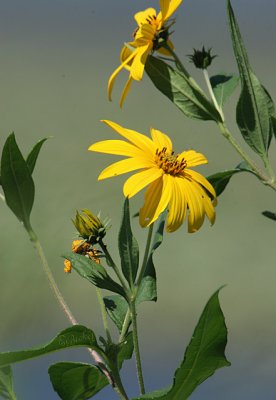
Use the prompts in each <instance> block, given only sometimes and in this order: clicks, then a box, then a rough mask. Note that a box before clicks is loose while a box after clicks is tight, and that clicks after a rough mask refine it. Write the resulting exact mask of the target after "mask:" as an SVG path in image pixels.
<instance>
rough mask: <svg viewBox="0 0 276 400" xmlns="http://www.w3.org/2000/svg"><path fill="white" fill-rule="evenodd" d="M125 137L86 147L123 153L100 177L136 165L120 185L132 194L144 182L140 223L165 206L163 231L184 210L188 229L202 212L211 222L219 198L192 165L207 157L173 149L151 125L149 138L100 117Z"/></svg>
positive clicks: (147, 222) (174, 227) (195, 224)
mask: <svg viewBox="0 0 276 400" xmlns="http://www.w3.org/2000/svg"><path fill="white" fill-rule="evenodd" d="M103 122H105V123H106V124H107V125H108V126H110V127H111V128H112V129H114V130H115V131H116V132H117V133H118V134H119V135H121V136H123V137H124V138H125V139H127V141H124V140H104V141H101V142H97V143H94V144H92V146H90V147H89V149H88V150H90V151H96V152H100V153H107V154H116V155H120V156H125V157H127V158H126V159H123V160H120V161H118V162H115V163H113V164H111V165H110V166H108V167H107V168H105V169H104V170H103V171H102V172H101V173H100V175H99V177H98V180H102V179H106V178H111V177H113V176H117V175H121V174H124V173H127V172H132V171H135V170H140V171H139V172H136V173H134V174H133V175H132V176H130V177H129V178H128V179H127V180H126V182H125V184H124V188H123V192H124V195H125V197H129V198H131V197H132V196H134V195H135V194H136V193H138V192H139V191H140V190H142V189H144V188H145V187H146V186H148V187H147V190H146V193H145V202H144V205H143V207H142V208H141V209H140V213H139V221H140V225H141V226H142V227H146V226H149V225H150V224H152V223H153V222H154V221H155V220H156V219H157V218H158V217H159V215H160V214H161V213H162V212H163V211H164V210H165V209H166V208H168V210H169V212H168V217H167V231H168V232H173V231H175V230H177V229H178V228H179V227H180V226H181V225H182V223H183V221H184V219H185V217H186V214H187V210H188V214H189V215H188V232H190V233H192V232H196V231H197V230H198V229H199V228H200V227H201V225H202V224H203V221H204V218H205V215H206V216H207V217H208V219H209V221H210V222H211V224H213V223H214V222H215V217H216V214H215V209H214V206H215V205H216V203H217V200H216V193H215V190H214V188H213V186H212V185H211V184H210V183H209V182H208V181H207V179H206V178H204V176H202V175H201V174H199V173H198V172H196V171H194V170H192V169H190V168H191V167H195V166H197V165H200V164H206V163H207V162H208V161H207V159H206V158H205V156H204V155H203V154H200V153H197V152H196V151H194V150H187V151H183V152H182V153H179V154H176V153H174V151H173V147H172V142H171V140H170V138H169V137H168V136H167V135H166V134H164V133H162V132H160V131H159V130H156V129H153V128H152V129H151V139H150V138H148V137H147V136H145V135H143V134H141V133H138V132H135V131H133V130H130V129H126V128H123V127H121V126H120V125H118V124H116V123H115V122H111V121H103Z"/></svg>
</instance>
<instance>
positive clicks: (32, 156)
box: [26, 138, 47, 174]
mask: <svg viewBox="0 0 276 400" xmlns="http://www.w3.org/2000/svg"><path fill="white" fill-rule="evenodd" d="M46 140H47V138H44V139H41V140H40V141H39V142H37V143H36V144H35V145H34V147H33V148H32V150H31V151H30V153H29V154H28V157H27V158H26V163H27V165H28V168H29V171H30V173H31V174H32V173H33V171H34V168H35V164H36V161H37V157H38V155H39V152H40V149H41V147H42V145H43V143H44V142H45V141H46Z"/></svg>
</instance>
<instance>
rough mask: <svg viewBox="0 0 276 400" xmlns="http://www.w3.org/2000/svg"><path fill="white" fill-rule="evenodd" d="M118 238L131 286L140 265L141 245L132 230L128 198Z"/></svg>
mask: <svg viewBox="0 0 276 400" xmlns="http://www.w3.org/2000/svg"><path fill="white" fill-rule="evenodd" d="M118 239H119V253H120V257H121V267H122V272H123V274H124V276H125V278H126V280H127V281H128V283H129V284H130V286H132V284H133V283H134V281H135V278H136V275H137V270H138V267H139V247H138V243H137V240H136V239H135V237H134V236H133V234H132V231H131V225H130V215H129V199H128V198H126V200H125V202H124V211H123V219H122V224H121V227H120V231H119V238H118Z"/></svg>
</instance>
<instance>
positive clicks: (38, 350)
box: [0, 325, 103, 367]
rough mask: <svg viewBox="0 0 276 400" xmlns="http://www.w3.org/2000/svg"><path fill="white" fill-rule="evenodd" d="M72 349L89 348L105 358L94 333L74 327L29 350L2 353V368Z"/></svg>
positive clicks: (0, 363) (80, 326)
mask: <svg viewBox="0 0 276 400" xmlns="http://www.w3.org/2000/svg"><path fill="white" fill-rule="evenodd" d="M70 347H89V348H91V349H93V350H95V351H97V352H98V353H99V354H100V355H101V356H103V351H102V350H101V348H100V347H99V346H98V344H97V340H96V337H95V334H94V332H93V331H92V330H91V329H88V328H86V327H85V326H82V325H74V326H72V327H70V328H67V329H65V330H63V331H61V332H60V333H59V334H58V335H57V336H56V337H55V338H54V339H53V340H52V341H51V342H49V343H47V344H45V345H43V346H39V347H35V348H32V349H29V350H21V351H10V352H5V353H0V367H2V366H6V365H9V364H14V363H17V362H20V361H25V360H29V359H32V358H36V357H40V356H43V355H45V354H49V353H53V352H55V351H58V350H62V349H67V348H70Z"/></svg>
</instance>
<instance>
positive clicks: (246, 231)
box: [0, 0, 276, 400]
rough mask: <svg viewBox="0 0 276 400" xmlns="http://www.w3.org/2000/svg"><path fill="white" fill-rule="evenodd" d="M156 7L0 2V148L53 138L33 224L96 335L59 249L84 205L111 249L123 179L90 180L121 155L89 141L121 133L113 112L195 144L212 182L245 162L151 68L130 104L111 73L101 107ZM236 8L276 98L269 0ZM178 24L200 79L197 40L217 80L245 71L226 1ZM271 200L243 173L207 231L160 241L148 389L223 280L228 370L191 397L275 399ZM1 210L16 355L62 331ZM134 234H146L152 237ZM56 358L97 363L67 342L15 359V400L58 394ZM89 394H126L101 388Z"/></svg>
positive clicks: (2, 295)
mask: <svg viewBox="0 0 276 400" xmlns="http://www.w3.org/2000/svg"><path fill="white" fill-rule="evenodd" d="M148 6H154V7H158V2H157V1H156V0H152V1H144V0H143V1H127V0H117V1H100V0H89V1H88V0H66V1H65V0H47V1H45V0H44V1H43V0H35V1H31V0H25V1H22V0H9V1H4V0H2V1H1V2H0V56H1V64H0V89H1V90H0V117H1V119H0V132H1V134H0V147H1V148H2V146H3V143H4V141H5V139H6V137H7V135H8V134H9V133H10V132H11V131H15V134H16V137H17V140H18V143H19V145H20V146H21V148H22V149H23V151H24V153H25V154H26V153H27V152H28V151H29V149H30V148H31V147H32V145H33V144H34V143H35V142H36V141H38V140H39V139H40V138H43V137H45V136H53V138H52V139H50V140H49V141H48V142H47V143H46V144H45V145H44V148H43V149H42V153H41V157H40V159H39V161H38V164H37V167H36V170H35V173H34V179H35V182H36V199H35V205H34V209H33V215H32V223H33V226H34V229H35V230H36V231H37V233H38V234H39V236H40V238H41V241H42V243H43V245H44V248H45V252H46V254H47V256H48V259H49V262H50V265H51V268H52V270H53V273H54V275H55V277H56V280H57V282H58V284H59V285H60V288H61V290H62V292H63V294H64V296H65V297H66V299H67V300H68V302H69V304H70V306H71V308H72V310H73V312H74V313H75V314H76V316H77V318H78V320H79V321H80V322H81V323H83V324H86V325H87V326H89V327H91V328H93V329H94V330H95V331H96V332H97V333H102V332H103V330H102V326H101V320H100V315H99V311H98V305H97V300H96V295H95V292H94V290H93V287H91V286H90V285H89V283H88V282H86V281H83V280H81V279H80V278H79V276H77V275H76V274H74V273H73V274H71V275H70V276H67V275H65V274H64V273H63V265H62V259H61V257H60V255H61V254H62V253H64V252H66V251H68V249H70V245H71V240H72V238H73V237H74V227H73V225H72V223H71V218H72V217H73V216H74V213H75V210H76V209H81V208H84V207H87V208H90V209H92V210H93V211H95V212H97V211H98V210H99V209H101V210H102V212H103V214H104V215H107V216H109V217H111V218H112V225H113V227H112V230H111V233H110V238H109V244H110V247H111V246H115V245H116V242H117V239H116V235H117V226H118V223H119V221H120V214H121V204H122V201H123V195H122V192H121V187H122V183H123V182H124V179H125V178H124V177H121V178H117V179H112V180H109V181H105V182H101V183H98V182H97V181H96V178H97V175H98V173H99V172H100V170H101V169H102V168H104V166H106V165H107V164H108V163H110V162H111V160H115V159H116V157H114V158H113V157H111V156H101V155H97V154H92V153H89V152H87V147H88V146H89V145H90V144H91V143H92V142H94V141H96V140H101V139H108V138H110V139H111V138H113V139H114V138H116V136H115V133H114V134H113V132H112V131H111V130H110V129H109V128H108V127H106V126H104V125H103V124H101V123H100V122H99V120H100V119H102V118H106V119H111V120H114V121H116V122H118V123H119V124H122V125H124V126H126V127H130V128H132V129H135V130H137V131H140V132H144V133H147V132H148V131H149V128H150V127H151V126H153V127H155V128H158V129H161V130H163V131H164V132H166V133H168V134H169V135H170V136H171V137H172V139H173V141H174V143H175V148H176V151H177V150H179V151H181V150H182V149H184V148H191V147H192V148H195V149H196V150H197V151H201V152H203V153H204V154H205V155H206V156H207V157H208V159H209V165H208V166H207V167H203V168H201V169H199V170H200V171H201V172H202V173H203V174H206V175H208V174H210V173H214V172H216V171H219V170H222V169H227V168H232V167H234V166H235V165H236V164H237V163H238V162H239V161H240V159H239V157H238V156H237V155H236V154H235V152H234V150H232V149H231V147H230V146H229V145H228V143H227V142H225V141H224V140H223V138H221V137H220V136H219V132H218V129H217V127H216V125H215V124H214V123H211V122H209V123H202V122H198V121H193V120H188V119H186V118H185V117H184V115H182V114H181V113H180V112H179V111H178V110H177V109H176V108H174V107H173V105H172V104H171V103H170V102H169V101H168V100H167V99H165V98H164V97H163V96H162V95H161V94H159V93H158V92H157V91H156V90H155V89H154V87H153V85H152V84H151V82H150V81H149V79H148V78H147V77H146V76H145V77H144V79H143V82H142V83H140V84H138V83H137V84H134V85H133V88H132V90H131V92H130V94H129V96H128V98H127V100H126V103H125V106H124V109H123V111H121V110H120V109H119V105H118V101H119V95H120V93H121V89H122V85H123V83H124V82H125V79H126V75H123V74H122V78H120V79H118V82H116V86H115V89H114V101H113V102H112V103H109V102H108V101H107V96H106V90H107V89H106V86H107V80H108V77H109V75H110V73H111V72H112V71H113V69H114V68H115V67H117V65H118V62H119V61H118V60H119V51H120V48H121V45H122V43H123V42H124V41H127V40H130V39H131V33H132V32H133V30H134V28H135V22H134V20H133V14H134V13H135V12H137V11H139V10H143V9H144V8H146V7H148ZM233 7H234V9H235V12H236V15H237V17H238V21H239V23H240V25H241V30H242V34H243V36H244V39H245V42H246V46H247V48H248V52H249V56H250V60H251V63H252V65H253V66H254V70H255V71H256V73H257V74H258V76H259V77H260V79H261V80H262V82H263V83H264V85H265V86H266V87H268V88H269V89H270V92H271V94H272V96H274V98H275V93H276V87H275V70H276V56H275V35H276V26H275V15H276V3H275V1H273V0H270V1H269V0H262V1H261V0H259V1H253V0H252V1H250V2H249V1H248V0H239V1H238V0H234V1H233ZM174 29H175V33H174V36H173V41H174V43H175V46H176V49H177V52H178V54H179V56H180V57H182V59H183V60H184V61H185V62H186V65H187V67H188V69H189V71H190V72H191V73H192V74H194V75H195V77H196V78H197V79H198V81H199V82H200V83H201V84H202V85H204V82H203V81H202V77H201V75H200V73H199V72H198V71H195V70H194V69H193V67H192V65H191V64H188V61H187V58H186V55H187V54H190V53H191V52H192V48H193V47H196V48H199V47H201V46H202V45H205V46H206V47H207V48H208V47H212V48H213V52H214V53H215V54H218V55H219V57H218V58H216V59H215V62H214V64H213V66H212V68H211V69H210V73H211V74H215V73H216V72H221V71H225V72H235V71H236V65H235V61H234V58H233V53H232V48H231V43H230V39H229V31H228V27H227V19H226V5H225V1H221V0H208V1H207V0H193V1H183V4H182V5H181V7H180V8H179V10H178V11H177V23H176V25H175V27H174ZM236 99H237V93H236V94H235V96H233V100H232V103H230V104H228V106H227V108H226V117H227V121H228V123H229V126H230V128H231V129H232V130H233V132H235V135H236V136H237V137H238V138H239V133H238V130H237V128H236V126H235V118H234V101H236ZM273 152H274V154H275V144H274V145H273V147H272V149H271V153H273ZM274 165H275V163H274ZM141 201H142V196H137V198H135V199H134V201H133V202H132V209H133V211H136V210H137V209H138V207H139V206H140V204H141ZM275 208H276V207H275V193H273V192H272V190H270V189H268V188H265V187H263V186H262V185H261V184H260V183H259V182H258V181H257V180H256V179H254V177H252V176H246V175H240V176H236V177H234V178H233V181H232V182H231V184H230V185H229V188H228V190H227V191H226V192H225V193H224V194H223V195H222V196H221V197H220V199H219V205H218V207H217V222H216V224H215V225H214V227H212V228H210V226H209V224H208V222H206V223H205V225H204V227H203V228H202V229H201V230H200V232H198V233H197V234H194V235H188V234H187V233H186V225H185V226H184V227H182V229H180V230H179V231H178V232H177V233H175V234H171V235H166V237H165V245H164V246H163V247H162V248H161V249H160V251H159V252H158V254H156V257H155V262H156V266H157V270H158V289H159V301H158V303H157V304H143V305H142V306H141V308H140V313H139V326H140V338H141V339H140V340H141V349H142V360H143V365H144V370H145V377H146V378H145V380H146V388H147V389H148V390H151V389H157V388H160V387H164V386H166V385H168V384H170V382H171V380H172V374H173V371H174V370H175V368H176V367H177V366H178V365H179V363H180V361H181V360H182V357H183V353H184V349H185V347H186V345H187V344H188V342H189V340H190V337H191V334H192V331H193V329H194V326H195V324H196V322H197V320H198V318H199V315H200V313H201V311H202V309H203V307H204V305H205V303H206V301H207V299H208V298H209V297H210V296H211V294H212V293H213V292H214V291H215V290H216V289H217V288H218V287H220V286H221V285H222V284H227V287H226V288H225V289H223V291H222V292H221V295H220V299H221V303H222V307H223V310H224V313H225V316H226V321H227V325H228V329H229V343H228V346H227V351H226V353H227V357H228V358H229V360H230V361H231V362H232V367H230V368H224V369H221V370H220V371H218V372H217V373H216V374H215V376H214V377H212V378H211V379H209V380H208V381H207V382H205V383H204V384H203V385H202V386H201V387H200V388H199V389H198V390H197V391H196V392H195V393H194V394H193V395H192V396H191V398H192V399H194V400H203V399H204V400H207V399H208V400H214V399H220V398H224V399H225V400H233V399H240V400H245V399H248V400H249V399H250V400H257V399H258V400H259V399H266V400H272V399H275V392H276V385H275V365H276V351H275V337H276V310H275V296H276V294H275V284H276V271H275V267H276V266H275V228H276V225H275V223H273V221H270V220H268V219H265V218H264V217H263V216H262V215H261V211H263V210H265V209H269V210H272V211H275ZM0 215H1V227H2V228H1V231H0V243H1V252H0V270H1V281H0V315H1V323H0V338H1V350H10V349H22V348H26V347H29V346H33V345H39V344H41V343H44V342H47V341H48V340H49V339H51V338H52V337H53V336H54V335H55V334H56V333H57V332H58V331H59V330H61V329H63V328H65V327H67V326H68V324H67V321H66V320H65V317H64V316H63V315H62V313H61V312H60V310H59V309H58V307H57V304H56V301H55V299H54V298H53V296H52V294H51V292H50V290H49V287H48V283H47V281H46V278H45V276H44V275H43V272H42V268H41V266H40V264H39V262H38V260H37V258H36V254H35V253H34V251H33V249H32V246H31V244H30V243H29V240H28V238H27V236H26V234H25V232H24V230H23V229H22V228H21V226H20V224H19V223H18V221H17V220H16V218H15V217H14V216H13V215H12V214H11V213H10V212H9V210H8V209H7V208H6V206H5V205H4V204H3V203H0ZM134 229H135V231H136V233H137V237H138V239H139V240H140V243H143V240H144V239H143V238H144V236H143V235H144V232H141V230H140V229H139V228H138V227H137V228H136V227H135V228H134ZM57 360H76V361H89V358H88V356H87V355H86V352H85V350H72V351H70V352H63V353H58V354H55V355H51V356H48V357H45V358H42V359H37V360H33V361H29V362H26V363H24V364H18V365H17V366H16V367H15V368H14V372H15V389H16V392H17V394H18V399H19V400H34V399H40V400H49V399H53V400H54V399H56V398H57V396H56V394H55V393H54V391H53V389H52V387H51V384H50V382H49V380H48V376H47V369H48V366H49V365H50V364H51V363H53V362H55V361H57ZM126 365H127V367H126V368H125V374H124V382H125V384H126V387H127V389H128V391H129V393H130V395H133V396H134V395H136V394H138V388H137V383H136V380H135V374H134V372H135V371H134V363H133V362H130V363H128V364H126ZM131 372H132V374H131ZM95 398H97V399H109V400H111V399H116V398H117V397H116V395H115V394H113V392H112V391H111V390H110V389H106V390H105V391H103V392H102V393H100V394H99V395H98V396H96V397H95Z"/></svg>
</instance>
